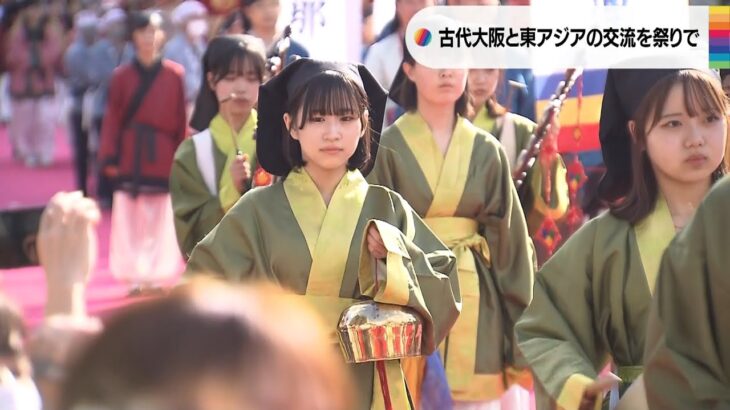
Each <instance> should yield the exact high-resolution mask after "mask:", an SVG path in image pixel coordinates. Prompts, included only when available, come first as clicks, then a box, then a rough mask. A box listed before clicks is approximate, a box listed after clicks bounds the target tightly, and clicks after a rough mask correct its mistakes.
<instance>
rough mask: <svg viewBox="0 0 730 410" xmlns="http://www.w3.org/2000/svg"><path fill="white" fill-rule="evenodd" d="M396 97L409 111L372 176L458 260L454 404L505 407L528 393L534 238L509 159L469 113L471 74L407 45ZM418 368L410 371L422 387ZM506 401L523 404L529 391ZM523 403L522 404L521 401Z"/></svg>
mask: <svg viewBox="0 0 730 410" xmlns="http://www.w3.org/2000/svg"><path fill="white" fill-rule="evenodd" d="M404 53H405V57H404V60H403V64H402V67H401V69H400V71H399V73H398V76H396V80H395V81H394V82H393V85H392V86H391V91H390V95H391V98H392V99H393V100H394V101H395V102H397V103H398V104H399V105H400V106H402V107H403V108H405V109H406V110H407V112H406V113H405V114H403V116H401V117H400V118H399V119H398V120H397V121H396V122H395V123H394V124H393V125H392V126H390V127H388V128H387V129H386V130H385V131H384V132H383V137H382V139H381V141H380V144H381V149H380V152H379V154H378V157H377V159H376V164H375V168H374V170H373V172H372V173H371V175H370V177H369V180H370V182H371V183H374V184H379V185H383V186H386V187H389V188H392V189H394V190H396V191H398V192H399V193H400V194H401V195H403V197H404V198H405V199H406V200H407V201H408V202H409V203H410V204H411V205H412V206H413V208H414V209H415V210H416V212H418V214H419V215H420V216H421V217H423V218H424V221H425V222H426V224H427V225H428V226H429V228H431V229H432V230H433V232H434V233H435V234H436V235H437V236H438V237H439V239H441V240H442V241H444V243H445V244H446V245H447V246H449V247H450V248H451V249H452V250H453V251H454V253H455V254H456V257H457V260H458V265H459V283H460V285H461V295H462V298H463V306H462V310H461V315H460V316H459V319H458V320H457V322H456V325H454V328H453V329H452V330H451V332H450V333H449V337H448V340H447V342H446V343H445V344H444V346H443V347H442V357H443V360H444V369H445V372H446V378H447V381H448V384H449V388H450V389H451V396H452V398H453V400H454V402H455V408H457V409H458V408H478V409H483V408H492V406H496V408H499V405H500V403H499V399H500V398H501V397H502V396H503V394H504V392H505V391H506V389H507V388H508V387H509V386H510V385H511V384H513V383H516V382H521V383H522V384H523V385H525V386H527V387H529V385H530V375H529V372H528V371H526V369H525V367H524V366H523V365H521V364H520V363H519V354H518V353H517V351H516V348H517V345H516V341H515V340H514V337H513V334H514V333H513V326H514V323H515V322H516V321H517V318H518V317H519V316H520V314H521V313H522V311H523V310H524V309H525V307H527V305H528V304H529V303H530V299H531V297H532V282H533V271H534V266H535V260H534V250H533V247H532V241H531V240H530V237H529V236H528V234H527V226H526V223H525V217H524V215H523V213H522V209H521V207H520V201H519V199H518V197H517V192H516V190H515V188H514V185H513V183H512V176H511V173H510V168H509V162H510V160H509V158H508V157H507V155H506V154H505V151H504V149H503V148H502V147H501V146H500V144H499V141H497V140H496V139H495V138H494V137H493V136H492V135H490V134H488V133H487V132H485V131H483V130H481V129H479V128H477V127H475V126H474V125H473V124H472V123H471V122H469V120H468V119H466V118H465V117H464V115H465V113H466V108H467V100H468V94H467V91H466V90H465V87H466V82H467V70H456V69H454V70H451V69H448V70H435V69H430V68H428V67H425V66H423V65H420V64H418V63H416V62H415V61H414V59H413V57H412V56H411V55H410V54H409V53H408V52H407V50H406V49H404ZM419 370H420V369H418V368H417V369H416V370H413V371H409V375H408V377H409V382H411V384H413V385H416V386H418V384H419V380H420V378H421V376H420V374H419V373H420V371H419ZM510 396H515V397H512V398H513V399H514V400H511V401H510V397H507V398H506V400H505V401H504V403H503V405H504V406H505V407H509V408H516V409H519V408H523V406H526V405H527V402H529V395H528V394H527V392H526V391H521V392H520V391H518V390H515V393H514V394H512V393H510ZM519 401H522V402H523V403H524V404H520V403H518V402H519Z"/></svg>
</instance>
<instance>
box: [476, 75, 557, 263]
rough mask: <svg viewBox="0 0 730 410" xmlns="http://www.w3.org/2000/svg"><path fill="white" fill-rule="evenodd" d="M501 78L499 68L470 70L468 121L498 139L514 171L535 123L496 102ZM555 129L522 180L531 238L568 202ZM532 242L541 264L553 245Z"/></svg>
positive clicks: (523, 203)
mask: <svg viewBox="0 0 730 410" xmlns="http://www.w3.org/2000/svg"><path fill="white" fill-rule="evenodd" d="M500 78H503V72H502V71H501V70H498V69H472V70H469V95H470V97H471V102H472V104H473V106H474V111H475V115H474V116H473V118H472V119H471V121H472V122H473V123H474V125H476V126H477V127H479V128H481V129H483V130H485V131H487V132H488V133H490V134H492V135H494V136H495V137H496V138H497V139H498V140H499V142H500V143H501V144H502V148H504V150H505V153H506V154H507V159H508V160H509V163H510V169H512V170H514V169H515V168H516V165H517V162H518V160H519V159H520V158H519V157H520V154H521V153H522V151H524V150H526V149H527V148H528V145H529V143H530V137H532V135H533V134H534V133H535V128H536V126H537V124H535V123H534V122H532V121H531V120H529V119H527V118H525V117H523V116H521V115H518V114H513V113H511V112H509V111H507V109H506V108H505V107H503V106H502V105H500V104H499V102H497V95H496V92H497V85H498V84H499V83H500ZM558 130H559V128H558V126H557V122H556V123H554V124H551V127H550V133H549V134H548V136H547V137H546V138H545V139H544V140H543V141H542V143H541V145H540V155H539V156H538V158H537V160H536V163H535V166H533V167H532V168H531V170H530V171H529V172H528V174H527V177H526V178H525V181H524V183H525V184H527V189H528V190H529V192H528V194H527V195H525V197H524V198H521V203H522V209H523V210H524V212H525V219H526V220H527V230H528V232H529V233H530V236H531V237H533V239H534V238H536V237H537V236H539V233H540V232H539V230H540V228H541V227H542V226H543V224H544V223H546V220H550V221H551V222H553V223H554V221H557V220H558V219H560V218H562V217H563V215H565V212H566V211H567V210H568V205H569V203H570V198H569V195H568V183H567V181H566V179H565V175H566V168H565V163H563V159H562V157H561V156H560V154H559V153H558V149H557V137H558ZM546 198H547V199H548V200H547V201H546ZM537 239H540V238H537ZM534 243H535V248H536V251H537V256H538V262H539V264H540V265H541V264H542V263H544V262H545V261H546V260H547V258H548V257H549V256H550V255H551V254H552V252H553V250H554V246H552V245H556V244H553V243H550V246H548V244H547V243H545V241H542V240H535V241H534Z"/></svg>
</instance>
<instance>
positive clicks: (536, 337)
mask: <svg viewBox="0 0 730 410" xmlns="http://www.w3.org/2000/svg"><path fill="white" fill-rule="evenodd" d="M727 112H728V105H727V101H726V98H725V96H724V95H723V94H722V89H721V88H720V83H719V81H718V80H717V79H716V78H714V77H713V76H711V75H709V74H707V73H705V72H702V71H698V70H667V69H664V70H609V72H608V76H607V80H606V88H605V91H604V96H603V105H602V107H601V120H600V131H599V132H600V139H601V149H602V152H603V158H604V161H605V164H606V174H605V175H604V177H603V180H602V181H601V186H600V188H599V193H600V195H601V197H602V198H603V199H604V200H606V201H607V202H608V203H609V204H610V212H606V213H604V214H602V215H600V216H599V217H597V218H596V219H593V220H591V221H589V222H588V223H587V224H586V225H584V226H583V227H581V229H580V230H578V231H577V232H576V233H575V234H573V236H571V238H570V239H569V240H568V241H567V242H566V243H565V244H564V245H563V247H562V248H560V249H559V250H558V252H557V253H556V254H555V255H554V256H553V257H552V258H551V259H550V260H548V261H547V263H546V264H545V265H544V266H543V267H542V269H541V270H540V272H539V273H538V274H537V279H536V281H535V289H534V296H533V300H532V303H531V304H530V306H529V307H528V308H527V310H526V311H525V313H524V315H523V316H522V318H521V319H520V321H519V322H518V324H517V327H516V332H517V337H518V340H519V347H520V350H521V351H522V353H523V354H524V355H525V358H526V359H527V361H528V363H529V365H530V367H531V368H532V370H533V374H534V375H535V377H536V381H537V382H538V383H536V384H537V385H539V386H541V387H542V388H543V389H544V393H545V394H538V396H539V397H538V403H539V405H538V408H541V409H543V408H545V409H546V408H552V405H553V404H554V403H552V402H556V403H557V405H558V406H560V407H562V408H564V409H566V410H573V409H592V408H600V406H601V403H602V401H603V394H604V392H605V390H606V389H607V388H608V387H610V386H611V385H612V384H614V383H615V376H613V375H603V376H599V372H601V370H602V369H603V368H604V367H605V366H606V365H607V364H609V363H611V365H612V366H613V368H614V371H616V372H617V374H618V376H619V378H620V379H621V383H620V385H619V386H618V388H617V389H615V390H614V392H613V393H612V395H611V396H612V400H611V401H612V402H613V404H616V402H617V399H618V396H620V395H621V394H622V393H623V391H625V389H626V388H627V387H628V386H629V385H630V384H631V383H632V382H633V381H634V380H635V379H636V378H637V377H638V376H639V374H640V373H641V372H642V367H641V366H642V363H643V362H642V354H643V351H644V340H645V334H646V323H647V321H646V319H647V313H648V311H649V305H650V301H651V295H652V292H653V289H654V283H655V278H656V275H657V271H658V269H659V262H660V260H661V256H662V253H663V252H664V249H665V248H666V247H667V245H668V244H669V242H670V241H671V240H672V238H673V237H674V235H675V232H676V231H678V230H681V229H682V228H683V227H684V226H685V224H686V223H687V221H689V219H690V218H691V217H692V215H693V213H694V210H695V208H696V207H697V206H698V205H699V203H700V202H701V201H702V198H703V197H704V196H705V194H706V193H707V191H708V190H709V189H710V186H711V185H712V183H713V182H714V181H715V180H717V179H718V178H719V177H720V176H721V175H722V174H723V173H724V172H725V170H726V161H727V159H724V158H723V153H724V152H725V146H726V139H727V117H726V115H727ZM627 162H628V163H630V164H631V165H630V167H628V166H627V165H626V164H627Z"/></svg>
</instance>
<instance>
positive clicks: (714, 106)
mask: <svg viewBox="0 0 730 410" xmlns="http://www.w3.org/2000/svg"><path fill="white" fill-rule="evenodd" d="M676 84H681V85H682V89H683V90H684V106H685V109H686V110H687V113H688V114H689V115H690V116H691V117H695V116H697V115H700V114H702V113H715V114H717V115H718V116H720V117H721V118H722V117H726V118H727V115H728V114H729V113H730V101H728V98H727V97H726V96H725V94H724V93H723V91H722V88H721V87H720V84H719V82H718V81H717V80H716V79H715V78H713V77H712V76H710V75H709V74H707V73H704V72H702V71H698V70H681V71H678V72H677V73H676V74H672V75H669V76H667V77H665V78H662V79H661V80H659V81H658V82H657V83H656V84H655V85H654V86H653V87H652V88H651V89H650V90H649V92H647V94H646V95H645V96H644V99H643V100H642V102H641V104H640V105H639V107H638V108H637V110H636V113H635V115H634V118H633V121H634V122H635V124H636V126H635V129H634V133H633V141H632V143H631V187H630V189H629V191H628V193H627V194H626V197H625V198H623V199H621V200H619V201H618V202H616V203H613V204H610V208H611V213H612V214H613V215H614V216H616V217H617V218H620V219H623V220H626V221H628V222H630V223H631V224H636V223H638V222H639V221H641V220H642V219H644V218H646V217H647V216H648V215H649V214H650V213H651V212H652V211H653V210H654V206H655V204H656V200H657V196H658V194H659V185H658V183H657V180H656V175H655V174H654V169H653V168H652V165H651V160H650V159H649V155H648V153H647V151H646V136H647V135H648V134H649V133H650V132H651V131H652V130H653V129H654V127H655V126H656V125H657V124H658V123H659V120H660V119H661V116H662V109H663V108H664V104H665V102H666V100H667V97H668V96H669V92H670V91H671V89H672V87H673V86H674V85H676ZM626 126H627V127H628V124H626ZM729 160H730V158H728V156H727V154H726V155H725V156H723V160H722V162H721V163H720V165H719V166H718V167H717V169H716V170H715V171H714V172H713V173H712V176H711V178H712V182H713V183H714V182H715V181H717V180H719V179H720V178H721V177H722V176H723V175H725V174H726V173H727V172H728V161H729Z"/></svg>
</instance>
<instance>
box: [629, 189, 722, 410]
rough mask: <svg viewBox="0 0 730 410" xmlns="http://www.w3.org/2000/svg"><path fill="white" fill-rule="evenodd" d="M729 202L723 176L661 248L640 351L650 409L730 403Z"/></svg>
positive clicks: (688, 407)
mask: <svg viewBox="0 0 730 410" xmlns="http://www.w3.org/2000/svg"><path fill="white" fill-rule="evenodd" d="M729 208H730V178H727V177H726V178H724V179H723V180H722V181H721V182H718V183H717V184H716V186H715V187H714V188H713V189H712V191H710V193H709V194H708V195H707V198H705V200H704V201H703V203H702V204H701V205H700V207H699V208H698V209H697V212H696V214H695V216H694V218H693V219H692V221H691V222H690V223H689V224H688V225H687V227H686V228H685V229H684V231H683V232H682V233H680V234H678V235H677V238H676V239H675V240H674V242H672V243H671V244H670V245H669V247H667V250H666V252H664V257H663V259H662V264H661V268H660V270H659V276H658V277H657V284H656V291H655V296H654V303H653V304H652V308H651V311H650V313H649V323H648V325H647V335H646V339H647V340H646V353H645V356H644V357H645V359H644V360H645V363H646V364H645V371H644V376H643V377H644V385H645V388H646V395H647V401H648V404H649V408H650V409H652V410H654V409H662V410H664V409H668V410H673V409H717V408H727V407H730V350H729V349H730V333H728V327H727V323H728V317H727V314H728V312H730V306H728V303H729V301H730V297H729V296H730V294H729V293H728V275H727V267H728V266H730V253H728V252H727V243H728V239H729V238H728V233H730V217H728V216H729V215H728V212H727V210H728V209H729Z"/></svg>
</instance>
